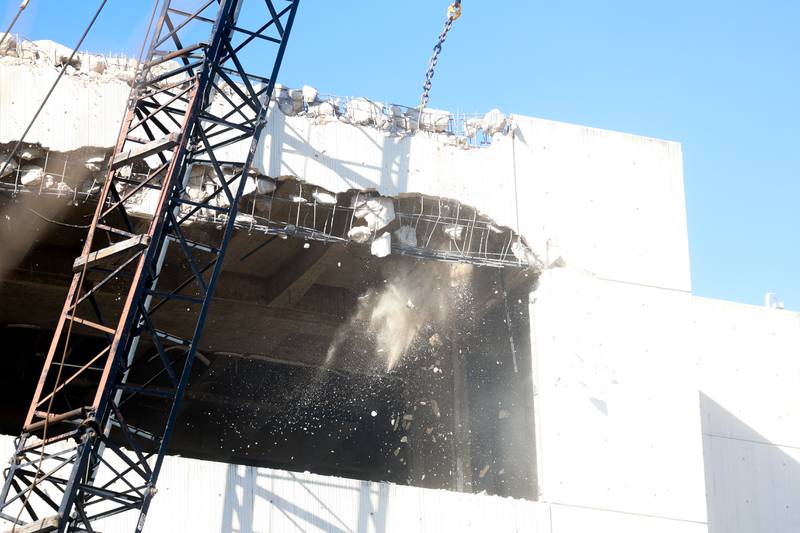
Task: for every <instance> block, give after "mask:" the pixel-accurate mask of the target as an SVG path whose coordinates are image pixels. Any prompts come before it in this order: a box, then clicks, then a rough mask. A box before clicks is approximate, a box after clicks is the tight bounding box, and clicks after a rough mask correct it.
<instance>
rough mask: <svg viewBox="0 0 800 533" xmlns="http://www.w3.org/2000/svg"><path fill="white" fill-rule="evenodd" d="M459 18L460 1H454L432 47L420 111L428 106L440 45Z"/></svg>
mask: <svg viewBox="0 0 800 533" xmlns="http://www.w3.org/2000/svg"><path fill="white" fill-rule="evenodd" d="M460 16H461V0H455V2H453V3H452V4H450V7H449V8H447V21H446V22H445V23H444V29H443V30H442V33H440V34H439V40H438V41H437V42H436V46H434V47H433V55H432V56H431V60H430V62H429V63H428V72H426V73H425V83H424V85H423V86H422V98H421V99H420V104H419V110H420V111H422V110H423V109H425V108H426V107H427V106H428V100H429V99H430V92H431V82H432V81H433V75H434V73H435V71H436V65H437V64H438V63H439V54H441V53H442V45H443V44H444V42H445V40H446V39H447V34H448V33H449V32H450V28H452V27H453V23H454V22H455V21H456V20H458V18H459V17H460Z"/></svg>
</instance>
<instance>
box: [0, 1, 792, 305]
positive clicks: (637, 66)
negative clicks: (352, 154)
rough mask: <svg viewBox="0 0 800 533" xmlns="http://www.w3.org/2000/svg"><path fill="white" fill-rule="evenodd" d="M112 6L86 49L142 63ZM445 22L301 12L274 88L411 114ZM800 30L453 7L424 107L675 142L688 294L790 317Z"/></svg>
mask: <svg viewBox="0 0 800 533" xmlns="http://www.w3.org/2000/svg"><path fill="white" fill-rule="evenodd" d="M108 1H109V5H108V7H107V8H106V11H105V12H104V13H103V15H102V17H101V18H100V19H99V21H98V24H97V26H96V28H95V30H94V31H93V33H92V34H91V36H90V38H89V39H88V41H87V44H86V46H85V48H86V49H89V50H92V51H103V52H124V53H128V54H131V55H135V52H136V51H138V48H139V45H140V41H141V36H142V35H143V33H144V27H145V24H146V18H147V15H148V14H149V10H150V6H151V5H152V0H140V1H136V0H108ZM5 4H6V6H4V7H0V15H1V16H2V17H3V18H2V26H3V29H4V28H5V26H6V25H7V23H8V21H9V20H10V19H11V16H12V15H13V13H14V12H15V11H16V6H17V5H18V2H17V1H16V0H13V1H12V0H6V1H5ZM98 4H99V0H31V6H30V7H29V8H28V10H27V11H26V12H25V14H24V15H23V18H22V20H21V21H20V23H19V24H18V26H17V30H18V31H19V33H21V34H23V35H26V36H28V37H29V38H33V39H43V38H48V39H53V40H56V41H59V42H62V43H64V44H66V45H68V46H71V45H72V43H74V42H75V41H76V40H77V38H78V36H79V35H80V33H81V31H82V29H83V27H84V25H85V24H86V22H87V21H88V18H89V16H90V14H91V13H92V12H93V11H94V9H95V8H96V6H97V5H98ZM446 7H447V0H401V1H395V2H386V1H377V0H340V1H327V2H323V1H321V0H305V1H304V2H302V3H301V6H300V12H299V15H298V19H297V22H296V26H295V32H294V34H293V36H292V41H291V43H290V45H289V51H288V53H287V57H286V61H285V63H284V69H283V72H282V76H281V78H282V79H281V81H282V82H283V83H285V84H287V85H291V86H300V85H303V84H306V83H307V84H310V85H313V86H316V87H317V88H319V89H320V90H321V91H323V92H328V93H334V94H340V95H353V96H356V95H365V96H369V97H372V98H375V99H379V100H386V101H392V102H397V103H405V104H411V105H414V104H415V103H416V102H417V100H418V98H419V92H420V86H421V83H422V78H423V75H424V72H425V68H426V66H427V61H428V57H429V56H430V51H431V47H432V46H433V44H434V41H435V39H436V36H437V35H438V33H439V31H440V30H441V26H442V23H443V17H444V12H445V9H446ZM799 20H800V2H797V1H796V0H761V1H755V0H742V1H739V2H731V1H725V2H723V1H720V0H705V1H702V2H697V1H687V0H673V1H671V2H642V1H641V0H638V1H632V0H631V1H620V0H610V1H606V2H598V1H596V0H572V1H560V2H535V1H534V2H531V1H522V0H508V1H502V0H496V1H491V0H482V1H477V0H464V16H463V17H462V18H461V20H459V21H458V23H457V24H456V27H455V29H454V31H453V32H452V33H451V35H450V38H449V39H448V42H447V43H446V45H445V50H444V54H443V56H442V61H441V63H440V65H439V68H438V70H437V74H436V78H435V81H434V88H433V92H432V98H431V106H433V107H438V108H445V109H451V110H456V109H458V110H461V111H467V112H485V111H487V110H489V109H491V108H493V107H498V108H500V109H502V110H504V111H506V112H513V113H519V114H525V115H532V116H538V117H544V118H549V119H554V120H561V121H567V122H573V123H578V124H585V125H589V126H596V127H601V128H605V129H612V130H620V131H625V132H631V133H636V134H641V135H647V136H652V137H659V138H664V139H670V140H676V141H680V142H681V143H683V151H684V158H685V160H684V164H685V177H686V197H687V207H688V217H689V239H690V247H691V259H692V278H693V285H694V292H695V293H696V294H698V295H701V296H709V297H713V298H722V299H727V300H734V301H739V302H745V303H752V304H762V302H763V296H764V293H766V292H767V291H772V292H776V293H777V294H778V295H779V296H780V297H781V298H782V299H783V300H784V301H785V303H786V306H787V308H790V309H795V310H800V276H798V272H800V209H799V207H800V133H798V132H800V103H799V102H800V97H798V94H800V92H798V88H799V87H800V53H798V52H799V51H800V26H799V25H798V21H799ZM121 111H122V110H120V112H121Z"/></svg>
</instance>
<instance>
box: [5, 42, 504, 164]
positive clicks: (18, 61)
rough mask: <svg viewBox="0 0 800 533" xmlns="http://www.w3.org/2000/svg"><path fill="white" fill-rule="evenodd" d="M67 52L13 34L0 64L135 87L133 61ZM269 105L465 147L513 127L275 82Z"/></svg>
mask: <svg viewBox="0 0 800 533" xmlns="http://www.w3.org/2000/svg"><path fill="white" fill-rule="evenodd" d="M0 35H2V34H0ZM71 54H72V50H71V49H70V48H68V47H66V46H63V45H61V44H59V43H56V42H54V41H49V40H40V41H30V40H27V39H25V38H24V37H20V36H19V35H11V36H9V38H8V39H6V41H5V43H4V44H3V48H2V49H0V66H3V65H9V66H15V65H16V66H33V67H39V68H44V67H47V68H62V67H63V68H65V69H66V72H65V74H66V75H67V76H69V77H73V78H80V79H84V80H86V81H91V82H93V83H103V82H107V83H108V82H115V81H121V82H124V83H126V84H127V85H129V86H132V85H133V81H134V79H135V77H136V70H137V68H138V66H139V63H138V61H137V60H136V59H134V58H130V57H127V56H124V55H103V54H97V53H92V52H78V53H77V54H76V55H75V57H74V58H73V60H72V61H71V62H70V63H69V64H67V60H68V58H69V56H70V55H71ZM176 66H177V63H175V62H174V61H166V62H163V63H161V64H159V65H155V66H152V67H150V68H151V71H152V72H153V74H154V75H158V74H160V73H163V72H167V71H169V70H171V69H173V68H174V67H176ZM171 81H174V79H172V80H171ZM228 92H229V94H228V95H227V96H228V97H235V95H234V94H233V91H232V90H230V89H229V90H228ZM272 102H273V105H274V106H275V107H276V108H277V109H279V110H280V111H281V113H283V114H284V115H286V116H297V115H300V116H306V117H308V118H309V119H311V120H313V121H315V122H316V123H321V124H324V123H327V122H332V121H340V122H344V123H347V124H353V125H356V126H368V127H373V128H376V129H379V130H381V131H383V132H385V133H386V134H389V135H401V136H402V135H414V134H419V133H426V134H429V135H432V136H434V137H441V140H442V141H443V142H449V143H451V144H452V143H455V144H457V145H459V146H461V147H463V148H465V149H469V148H478V147H481V146H487V145H489V144H491V141H492V137H493V136H494V135H497V134H503V135H505V134H508V133H509V131H510V129H511V118H510V117H507V116H506V115H504V114H503V113H501V112H500V111H499V110H497V109H493V110H491V111H489V112H488V113H486V114H485V115H482V116H480V115H467V114H456V113H451V112H449V111H444V110H437V109H431V108H426V109H425V110H423V111H420V110H419V109H418V108H415V107H409V106H404V105H401V104H395V103H385V102H378V101H374V100H371V99H368V98H365V97H342V96H336V95H332V94H322V93H320V92H319V91H318V90H317V89H315V88H313V87H310V86H308V85H305V86H303V87H302V88H300V89H293V88H290V87H286V86H284V85H282V84H280V83H277V84H276V85H275V90H274V93H273V95H272ZM121 115H122V110H120V116H121Z"/></svg>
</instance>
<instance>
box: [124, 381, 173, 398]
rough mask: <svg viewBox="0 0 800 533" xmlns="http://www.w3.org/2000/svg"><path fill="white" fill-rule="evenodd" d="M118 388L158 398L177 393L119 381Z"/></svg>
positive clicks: (170, 396) (171, 396)
mask: <svg viewBox="0 0 800 533" xmlns="http://www.w3.org/2000/svg"><path fill="white" fill-rule="evenodd" d="M115 387H116V388H118V389H121V390H124V391H125V392H133V393H136V394H144V395H145V396H155V397H157V398H174V397H175V394H173V393H171V392H167V391H164V390H159V389H148V388H146V387H136V386H135V385H127V384H125V383H118V384H117V385H115Z"/></svg>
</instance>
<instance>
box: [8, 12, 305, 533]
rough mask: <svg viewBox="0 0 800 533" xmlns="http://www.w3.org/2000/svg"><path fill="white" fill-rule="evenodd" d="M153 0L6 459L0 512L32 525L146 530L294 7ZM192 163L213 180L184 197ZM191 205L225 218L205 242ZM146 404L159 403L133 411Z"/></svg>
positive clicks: (18, 522)
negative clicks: (189, 5)
mask: <svg viewBox="0 0 800 533" xmlns="http://www.w3.org/2000/svg"><path fill="white" fill-rule="evenodd" d="M162 1H163V3H162V4H161V5H160V6H159V7H160V14H159V16H158V18H157V20H156V23H155V26H154V31H153V37H152V41H151V42H150V47H149V52H148V53H147V55H146V56H145V59H144V61H143V63H142V65H141V66H140V69H139V71H138V73H137V77H136V80H135V84H134V88H133V90H132V93H131V98H130V100H129V104H128V109H127V112H126V114H125V117H124V120H123V123H122V128H121V131H120V135H119V139H118V142H117V144H116V147H115V148H114V151H113V153H112V155H111V159H110V162H109V169H110V170H109V172H108V175H107V178H106V180H105V184H104V186H103V189H102V192H101V193H100V196H99V199H98V203H97V209H96V211H95V214H94V218H93V220H92V223H91V226H90V229H89V230H88V234H87V237H86V241H85V246H84V248H83V252H82V253H81V255H80V257H78V258H77V259H76V261H75V264H74V274H73V277H72V283H71V285H70V288H69V292H68V295H67V298H66V301H65V303H64V306H63V308H62V310H61V314H60V316H59V319H58V323H57V326H56V329H55V333H54V335H53V339H52V342H51V344H50V348H49V350H48V352H47V357H46V361H45V365H44V368H43V370H42V373H41V376H40V379H39V382H38V385H37V387H36V392H35V394H34V398H33V400H32V402H31V404H30V408H29V410H28V414H27V417H26V419H25V424H24V427H23V433H22V435H21V436H20V437H19V439H17V441H16V450H15V452H14V456H13V457H12V459H11V462H10V465H9V467H8V468H7V469H6V470H5V480H4V483H3V486H2V492H1V493H0V518H3V519H5V520H8V521H10V522H12V524H15V526H14V527H15V528H16V529H21V528H22V527H23V526H24V527H25V529H24V530H25V531H26V532H32V531H54V530H55V531H58V532H59V533H63V532H77V531H87V532H92V531H95V530H96V528H97V527H98V523H99V522H100V521H102V520H107V519H112V518H111V517H114V516H115V515H118V514H122V513H125V512H131V513H134V512H135V513H138V520H135V524H132V526H133V527H132V529H135V531H136V532H140V531H141V530H142V528H143V527H144V523H145V517H146V515H147V512H148V508H149V506H150V503H151V501H152V498H153V495H154V494H155V492H156V488H155V487H156V481H157V479H158V475H159V471H160V470H161V466H162V463H163V459H164V455H165V452H166V450H167V445H168V443H169V439H170V435H171V433H172V430H173V428H174V426H175V421H176V418H177V415H178V411H179V408H180V405H181V400H182V397H183V393H184V390H185V388H186V385H187V382H188V379H189V374H190V370H191V368H192V362H193V361H194V359H195V355H196V353H197V347H198V342H199V340H200V336H201V335H202V332H203V326H204V322H205V319H206V315H207V312H208V308H209V304H210V302H211V299H212V295H213V294H214V288H215V286H216V283H217V279H218V277H219V274H220V270H221V268H222V262H223V258H224V257H225V251H226V248H227V245H228V242H229V240H230V238H231V234H232V231H233V228H234V222H235V219H236V214H237V206H238V204H239V200H240V197H241V195H242V190H243V185H244V182H245V181H246V178H247V176H248V172H249V170H250V166H251V164H252V163H253V158H254V156H255V152H256V147H257V144H258V141H259V137H260V135H261V132H262V130H263V128H264V125H265V123H266V116H267V108H268V106H269V101H270V98H271V96H272V92H273V89H274V86H275V79H276V77H277V75H278V71H279V69H280V66H281V62H282V60H283V56H284V51H285V50H286V44H287V41H288V39H289V35H290V33H291V29H292V24H293V21H294V18H295V14H296V12H297V8H298V4H299V0H257V1H256V0H253V1H248V0H199V1H197V2H196V4H195V5H196V9H195V10H194V11H191V12H190V11H184V10H182V9H179V8H178V7H176V6H174V5H173V4H179V5H183V4H185V2H184V3H181V2H173V1H172V0H162ZM243 6H246V8H247V20H240V16H239V15H240V13H242V9H243ZM252 65H255V66H256V67H257V68H261V67H263V66H266V68H270V67H271V70H269V71H267V72H265V73H263V75H259V74H257V73H254V72H252V69H251V68H250V67H251V66H252ZM212 104H213V105H212ZM237 150H238V152H237ZM230 153H238V154H239V156H241V157H238V159H237V158H236V157H231V156H229V155H226V154H230ZM230 159H234V160H230ZM242 161H243V162H242ZM196 164H202V165H205V166H208V167H210V168H212V169H213V176H212V180H213V184H214V187H213V190H209V191H208V194H207V195H206V196H205V197H203V198H199V199H198V198H194V199H192V198H190V197H189V195H188V193H187V184H188V182H189V180H190V179H191V178H192V177H193V174H192V168H193V166H194V165H196ZM138 194H147V195H149V197H150V198H152V199H153V201H154V203H155V209H154V215H153V217H152V220H149V221H142V220H141V219H136V218H134V217H132V216H129V214H128V211H127V209H128V206H129V204H130V203H131V201H132V199H134V197H136V195H138ZM198 213H202V214H204V216H205V215H208V214H212V215H213V218H214V220H215V221H216V222H217V225H218V227H219V228H220V229H219V230H217V231H209V232H207V233H205V236H204V237H203V238H202V241H200V240H192V239H190V238H189V237H188V236H187V232H186V231H185V229H186V226H187V225H188V224H189V223H190V222H191V221H192V220H193V219H194V218H195V217H196V216H197V215H198ZM178 312H179V313H180V314H181V315H182V319H183V320H185V319H186V318H187V317H189V318H190V320H189V322H190V323H191V324H192V327H189V328H185V327H184V328H181V327H178V326H177V323H176V321H175V320H174V316H173V315H174V314H175V313H178ZM182 323H185V322H182ZM82 333H87V334H89V335H93V336H94V337H95V338H97V339H99V340H98V341H97V343H96V345H91V344H86V343H81V342H77V341H76V338H77V337H78V336H79V335H80V334H82ZM84 338H85V337H84ZM150 350H152V351H154V352H156V354H157V356H156V357H149V354H150V353H152V352H151V351H150ZM87 383H88V384H89V387H88V389H89V390H90V393H87V392H86V391H87ZM78 384H80V386H78ZM145 404H146V405H147V406H148V412H149V413H152V415H148V417H146V418H142V417H138V418H139V419H137V415H136V413H137V412H140V410H137V409H134V408H135V407H137V406H138V407H139V408H141V406H142V405H145ZM123 447H124V449H123ZM131 517H132V518H133V517H134V516H133V515H131ZM113 520H118V518H113ZM100 526H104V524H103V523H100Z"/></svg>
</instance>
